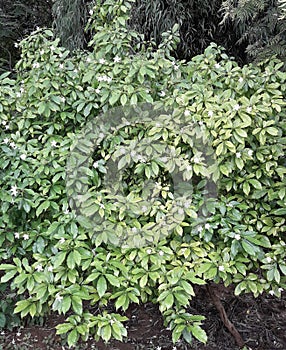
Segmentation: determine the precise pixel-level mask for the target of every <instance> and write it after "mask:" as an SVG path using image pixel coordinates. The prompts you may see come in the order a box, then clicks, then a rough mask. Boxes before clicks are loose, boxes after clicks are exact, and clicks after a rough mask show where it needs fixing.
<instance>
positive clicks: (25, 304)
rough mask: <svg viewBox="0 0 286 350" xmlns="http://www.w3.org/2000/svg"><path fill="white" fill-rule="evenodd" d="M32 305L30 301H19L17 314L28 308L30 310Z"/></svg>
mask: <svg viewBox="0 0 286 350" xmlns="http://www.w3.org/2000/svg"><path fill="white" fill-rule="evenodd" d="M30 305H31V302H30V300H20V301H17V303H16V308H15V309H14V312H15V313H18V312H21V311H23V310H26V309H27V308H29V307H30Z"/></svg>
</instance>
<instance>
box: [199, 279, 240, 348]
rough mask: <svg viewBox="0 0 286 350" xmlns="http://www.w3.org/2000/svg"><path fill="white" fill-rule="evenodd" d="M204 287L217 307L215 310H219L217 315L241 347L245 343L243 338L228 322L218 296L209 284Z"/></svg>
mask: <svg viewBox="0 0 286 350" xmlns="http://www.w3.org/2000/svg"><path fill="white" fill-rule="evenodd" d="M206 288H207V291H208V293H209V295H210V297H211V299H212V301H213V303H214V305H215V307H216V308H217V310H218V312H219V315H220V318H221V320H222V322H223V324H224V325H225V327H226V328H227V329H228V330H229V332H230V333H231V334H232V335H233V337H234V339H235V341H236V343H237V345H238V346H239V347H240V348H242V347H243V346H244V345H245V343H244V340H243V339H242V337H241V335H240V333H239V332H238V330H237V329H236V328H235V326H234V325H233V324H232V323H231V322H230V320H229V318H228V317H227V314H226V312H225V308H224V307H223V305H222V303H221V301H220V299H219V297H218V296H217V295H216V293H215V290H214V288H213V287H211V286H210V285H207V286H206Z"/></svg>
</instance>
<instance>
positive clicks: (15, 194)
mask: <svg viewBox="0 0 286 350" xmlns="http://www.w3.org/2000/svg"><path fill="white" fill-rule="evenodd" d="M10 191H11V194H12V196H14V197H16V196H17V194H18V191H17V186H16V185H15V186H12V187H11V190H10Z"/></svg>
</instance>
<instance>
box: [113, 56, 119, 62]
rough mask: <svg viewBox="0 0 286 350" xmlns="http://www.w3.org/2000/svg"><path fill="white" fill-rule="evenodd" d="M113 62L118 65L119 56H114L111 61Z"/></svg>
mask: <svg viewBox="0 0 286 350" xmlns="http://www.w3.org/2000/svg"><path fill="white" fill-rule="evenodd" d="M113 61H114V62H115V63H118V62H120V61H121V58H120V57H119V56H115V57H114V59H113Z"/></svg>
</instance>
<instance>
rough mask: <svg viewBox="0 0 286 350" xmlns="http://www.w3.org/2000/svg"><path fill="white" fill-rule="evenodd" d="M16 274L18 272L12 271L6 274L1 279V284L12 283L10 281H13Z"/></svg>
mask: <svg viewBox="0 0 286 350" xmlns="http://www.w3.org/2000/svg"><path fill="white" fill-rule="evenodd" d="M16 273H17V270H11V271H9V272H7V273H5V275H4V276H2V277H1V282H2V283H5V282H8V281H10V279H12V278H13V277H14V276H15V275H16Z"/></svg>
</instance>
